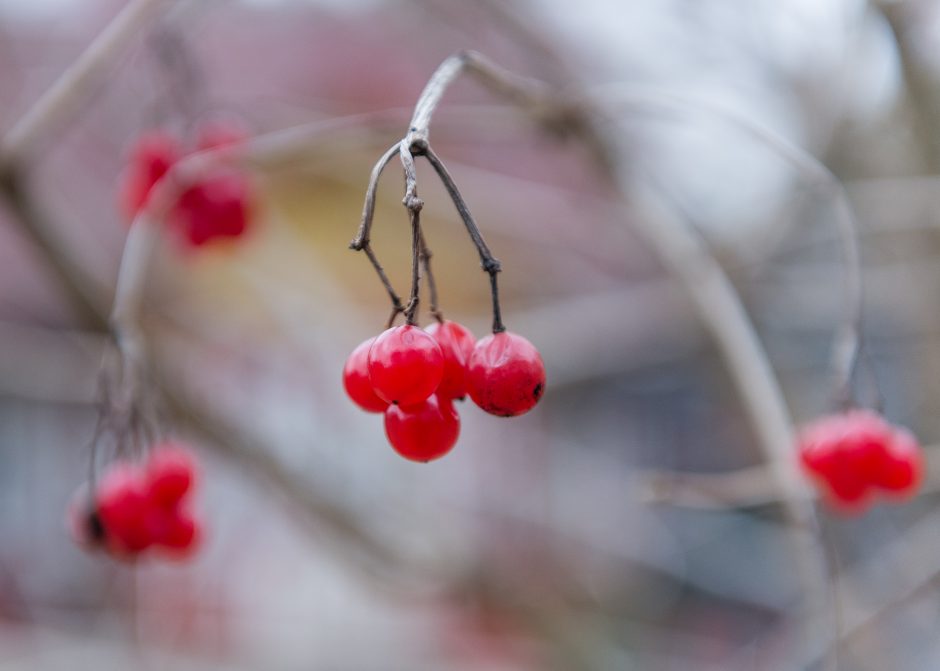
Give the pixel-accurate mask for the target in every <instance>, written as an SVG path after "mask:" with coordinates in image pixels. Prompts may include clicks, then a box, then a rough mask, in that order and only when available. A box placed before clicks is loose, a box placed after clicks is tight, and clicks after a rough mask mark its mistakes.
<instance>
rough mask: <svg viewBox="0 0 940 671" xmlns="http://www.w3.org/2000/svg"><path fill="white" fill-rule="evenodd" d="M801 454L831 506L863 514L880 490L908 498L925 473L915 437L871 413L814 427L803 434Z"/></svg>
mask: <svg viewBox="0 0 940 671" xmlns="http://www.w3.org/2000/svg"><path fill="white" fill-rule="evenodd" d="M799 452H800V459H801V462H802V464H803V467H804V468H805V469H806V470H807V472H808V473H809V474H810V475H811V476H812V477H813V479H814V481H815V482H816V483H817V484H818V485H819V486H820V487H821V488H822V489H823V492H824V493H825V494H826V496H827V497H828V498H829V500H830V502H831V503H833V504H835V505H836V506H838V507H840V508H843V509H847V510H860V509H861V508H862V507H863V506H864V505H865V504H866V503H867V502H868V501H869V499H870V498H871V495H872V494H873V493H874V492H876V491H882V492H884V493H888V494H890V495H894V496H902V497H903V496H910V495H911V494H912V493H913V492H914V491H916V489H917V487H918V485H919V481H920V477H921V472H922V459H921V454H920V447H919V446H918V444H917V441H916V440H915V439H914V437H913V436H912V435H911V434H910V433H908V432H907V431H905V430H903V429H899V428H896V427H893V426H891V425H890V424H889V423H888V422H887V421H885V419H884V418H883V417H881V416H880V415H878V414H876V413H874V412H871V411H868V410H850V411H848V412H845V413H842V414H839V415H832V416H829V417H823V418H822V419H820V420H818V421H816V422H814V423H813V424H811V425H810V426H808V427H807V428H806V429H804V430H803V431H802V432H801V434H800V439H799Z"/></svg>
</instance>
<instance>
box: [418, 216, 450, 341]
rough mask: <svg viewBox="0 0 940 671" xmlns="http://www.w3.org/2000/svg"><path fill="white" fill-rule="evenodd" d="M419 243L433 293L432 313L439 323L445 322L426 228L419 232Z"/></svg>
mask: <svg viewBox="0 0 940 671" xmlns="http://www.w3.org/2000/svg"><path fill="white" fill-rule="evenodd" d="M418 242H419V244H420V245H421V251H420V254H421V265H422V266H423V267H424V276H425V277H426V278H427V280H428V291H429V292H430V294H431V307H430V310H429V311H430V313H431V316H432V317H434V319H436V320H437V321H438V323H440V324H443V323H444V313H443V312H441V310H440V308H439V307H438V304H437V282H435V281H434V273H433V272H431V256H433V255H432V254H431V250H430V249H429V248H428V243H427V241H425V239H424V230H423V229H422V230H421V231H420V232H419V239H418Z"/></svg>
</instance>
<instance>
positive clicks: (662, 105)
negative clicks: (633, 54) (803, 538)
mask: <svg viewBox="0 0 940 671" xmlns="http://www.w3.org/2000/svg"><path fill="white" fill-rule="evenodd" d="M602 92H603V93H604V94H605V95H608V96H610V97H612V98H613V99H615V100H618V101H620V103H621V104H623V105H628V106H634V107H639V108H642V107H653V108H654V109H666V110H669V111H672V112H680V113H688V112H689V111H690V110H694V111H697V112H698V111H701V112H705V113H707V114H710V115H712V116H714V117H716V118H718V119H721V120H723V121H724V122H726V123H728V124H730V125H732V126H734V127H735V128H738V129H740V130H741V131H743V132H745V133H747V134H748V135H750V136H752V137H754V138H755V139H756V140H757V141H759V142H760V143H761V144H763V145H764V146H766V147H767V148H768V149H770V150H771V151H773V152H774V153H776V154H777V155H778V156H780V157H781V158H782V159H783V160H784V161H786V162H787V163H789V164H790V165H792V166H793V167H794V168H795V169H796V170H797V171H798V172H799V173H800V174H801V175H802V176H803V178H804V179H806V181H807V182H808V183H809V184H811V185H813V186H814V187H815V188H818V189H820V190H821V191H823V192H824V193H826V194H828V195H830V196H831V197H832V199H833V204H834V207H835V214H836V227H837V231H838V234H839V242H840V244H841V246H842V256H843V259H842V260H843V274H842V278H843V295H844V305H843V314H842V315H841V320H840V325H839V327H838V328H837V330H836V333H835V336H834V338H833V347H832V369H833V388H834V401H835V402H836V403H837V404H838V405H839V406H846V405H850V404H851V403H852V401H853V390H852V386H853V385H852V380H853V374H854V371H855V366H856V364H857V362H858V357H859V353H860V350H861V346H862V343H861V322H862V304H863V292H862V289H863V287H862V273H861V270H862V263H861V252H860V249H859V226H858V222H857V221H856V219H855V213H854V211H853V209H852V204H851V202H850V201H849V197H848V194H847V192H846V189H845V187H844V185H843V184H842V182H841V181H840V180H839V178H838V177H836V175H835V174H834V173H833V172H832V171H831V170H830V169H829V168H827V167H826V166H825V165H824V164H823V163H822V162H821V161H819V159H817V158H816V157H815V156H813V155H812V154H810V153H809V152H807V151H806V150H804V149H802V148H801V147H799V146H797V145H795V144H793V143H791V142H789V141H788V140H787V139H786V138H784V137H781V136H780V135H778V134H776V133H774V132H773V131H772V130H770V129H769V128H766V127H764V126H763V125H761V124H760V123H758V122H756V121H754V120H753V119H751V118H750V117H748V116H747V115H744V114H740V113H738V112H736V111H734V110H732V109H729V108H726V107H724V106H721V105H715V104H712V103H709V102H707V101H704V100H698V99H692V98H686V97H683V96H681V95H676V94H672V93H668V92H658V91H644V90H642V89H637V88H635V87H631V86H613V87H606V88H605V89H603V90H602Z"/></svg>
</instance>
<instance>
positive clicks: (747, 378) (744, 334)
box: [623, 176, 827, 638]
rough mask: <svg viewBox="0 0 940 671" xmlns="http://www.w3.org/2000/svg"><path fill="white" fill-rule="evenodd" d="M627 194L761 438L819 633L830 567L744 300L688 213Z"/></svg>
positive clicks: (648, 195) (626, 183)
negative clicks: (694, 229)
mask: <svg viewBox="0 0 940 671" xmlns="http://www.w3.org/2000/svg"><path fill="white" fill-rule="evenodd" d="M623 191H624V197H625V198H627V199H628V202H629V204H630V207H631V209H632V210H633V211H635V212H636V215H635V216H634V217H633V218H632V222H633V226H634V230H636V231H637V232H638V233H640V234H641V235H642V236H643V238H644V240H645V241H646V242H647V243H648V244H649V245H650V246H651V247H652V248H653V250H654V251H655V252H656V254H657V256H659V258H660V259H661V260H662V262H663V263H664V264H665V265H666V267H667V269H668V270H669V272H670V273H671V274H672V275H673V276H674V277H675V278H676V279H677V280H678V281H679V282H680V283H681V284H682V286H683V287H684V288H685V290H686V292H687V293H688V295H689V297H690V298H691V299H692V301H693V305H694V306H695V308H696V311H697V312H698V315H699V318H700V319H701V320H702V323H703V325H704V326H705V328H706V329H707V330H708V331H709V332H710V333H711V335H712V337H713V338H714V341H715V343H716V345H717V346H718V349H719V351H720V352H721V355H722V358H723V359H724V362H725V365H726V366H727V368H728V372H729V373H730V375H731V378H732V381H733V382H734V385H735V387H736V388H737V390H738V395H739V397H740V399H741V402H742V404H743V406H744V408H745V411H746V412H747V414H748V417H749V419H750V423H751V426H752V428H753V430H754V432H755V434H756V435H757V437H758V438H759V441H758V445H759V446H760V449H761V451H762V452H763V454H764V458H765V461H766V462H767V466H768V468H769V469H770V471H771V473H772V474H773V482H774V488H775V489H776V490H777V491H778V492H780V496H781V505H782V506H783V509H784V511H785V513H786V516H787V518H788V521H789V523H790V524H789V525H788V529H789V537H790V540H791V544H792V547H793V549H794V555H795V560H796V562H797V564H796V566H797V570H798V576H799V578H800V579H801V581H802V583H803V596H804V598H805V599H806V602H805V604H806V606H805V607H806V614H807V615H809V616H811V617H807V618H806V622H805V634H806V636H807V637H808V638H810V637H815V636H817V635H818V627H817V626H816V624H815V618H816V617H818V616H819V615H820V614H821V613H823V612H825V610H826V609H825V608H824V607H823V606H822V605H821V604H820V603H818V602H819V601H820V600H821V599H825V596H826V594H827V590H826V589H825V585H826V582H827V581H826V562H825V558H824V553H823V551H822V549H821V548H820V546H819V544H818V540H817V538H818V537H817V523H816V516H815V511H814V509H813V506H812V504H811V502H809V501H807V500H806V499H804V498H803V496H802V491H803V480H802V478H801V476H800V473H799V472H798V470H797V467H796V463H795V459H794V458H793V444H794V437H793V425H792V422H791V421H790V416H789V411H788V409H787V405H786V402H785V400H784V396H783V392H782V391H781V389H780V384H779V382H778V380H777V378H776V376H775V375H774V372H773V368H772V367H771V365H770V362H769V360H768V358H767V354H766V352H765V351H764V348H763V347H762V345H761V343H760V339H759V338H758V336H757V333H756V332H755V331H754V327H753V326H752V324H751V322H750V320H749V319H748V316H747V312H746V311H745V309H744V306H743V305H742V303H741V299H740V297H739V296H738V294H737V292H736V291H735V289H734V286H733V285H732V284H731V282H730V280H729V279H728V277H727V275H725V273H724V271H723V270H722V268H721V266H719V265H718V263H717V261H715V259H714V257H713V256H712V255H711V254H709V253H708V250H707V249H706V248H705V246H704V245H703V244H702V243H701V241H700V240H698V239H697V238H696V236H695V235H694V234H693V233H692V229H691V228H690V226H689V222H687V221H685V220H684V217H685V215H684V214H681V213H680V212H678V210H677V209H676V208H675V206H674V205H671V204H669V203H668V201H667V199H666V197H665V196H664V195H663V194H662V192H661V191H660V190H659V188H658V187H654V186H653V184H652V183H650V182H649V181H647V182H645V183H644V182H642V181H640V180H633V179H631V178H630V177H627V176H625V177H624V178H623Z"/></svg>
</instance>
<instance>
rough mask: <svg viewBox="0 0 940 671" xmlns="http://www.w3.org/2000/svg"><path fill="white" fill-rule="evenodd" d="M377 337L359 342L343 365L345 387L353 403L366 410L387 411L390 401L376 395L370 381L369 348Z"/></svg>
mask: <svg viewBox="0 0 940 671" xmlns="http://www.w3.org/2000/svg"><path fill="white" fill-rule="evenodd" d="M373 342H375V338H369V339H368V340H366V341H365V342H362V343H360V344H359V346H358V347H356V349H354V350H353V351H352V354H350V355H349V358H348V359H346V365H345V366H343V387H344V388H345V389H346V393H347V394H348V395H349V398H351V399H352V400H353V403H355V404H356V405H358V406H359V407H360V408H362V409H363V410H365V411H366V412H385V408H387V407H388V403H386V402H385V401H383V400H382V399H380V398H379V397H378V396H376V395H375V390H374V389H373V388H372V383H371V382H370V381H369V349H370V348H371V347H372V343H373Z"/></svg>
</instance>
